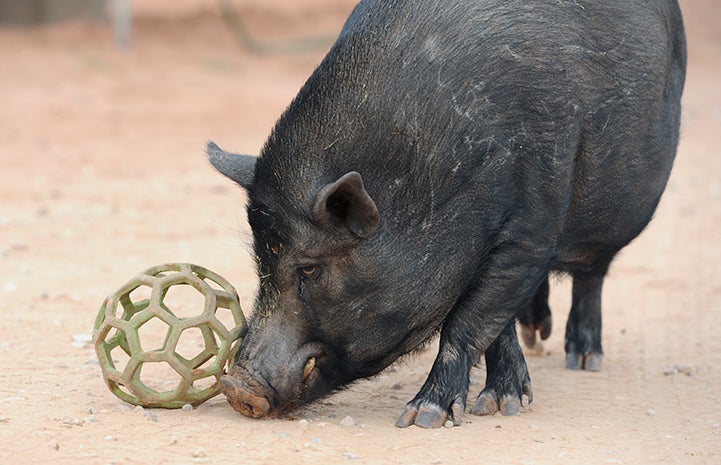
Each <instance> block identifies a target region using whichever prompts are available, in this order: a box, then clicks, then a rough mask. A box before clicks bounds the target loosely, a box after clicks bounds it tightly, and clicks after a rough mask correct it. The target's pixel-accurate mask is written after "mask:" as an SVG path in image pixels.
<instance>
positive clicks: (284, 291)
mask: <svg viewBox="0 0 721 465" xmlns="http://www.w3.org/2000/svg"><path fill="white" fill-rule="evenodd" d="M208 154H209V156H210V161H211V163H212V164H213V165H214V166H215V167H216V168H217V169H218V170H219V171H220V172H221V173H222V174H224V175H226V176H228V177H229V178H231V179H233V180H234V181H236V182H237V183H238V184H240V185H241V186H243V187H244V188H245V189H247V191H248V194H249V203H248V220H249V223H250V225H251V228H252V230H253V238H254V249H255V250H254V252H255V255H256V260H257V267H258V274H259V278H260V287H259V291H258V295H257V298H256V302H255V306H254V311H253V315H252V317H251V320H250V325H249V326H250V327H249V331H248V333H247V335H246V336H245V338H244V339H243V341H242V344H241V348H240V350H239V352H238V355H237V358H236V360H235V365H234V366H233V368H232V369H231V371H230V373H228V375H226V376H223V378H222V380H221V381H222V384H223V392H224V393H225V395H226V396H227V398H228V400H229V402H230V404H231V405H232V406H233V407H234V408H235V409H236V410H238V411H239V412H241V413H243V414H245V415H248V416H251V417H261V416H266V415H273V414H282V413H284V412H287V411H289V410H292V409H293V408H295V407H297V406H299V405H302V404H304V403H307V402H309V401H311V400H313V399H317V398H319V397H321V396H323V395H325V394H327V393H329V392H330V391H332V390H333V389H335V388H337V387H339V386H342V385H344V384H347V383H348V382H350V381H352V380H354V379H357V378H361V377H367V376H370V375H373V374H376V373H378V372H379V371H380V370H382V369H383V368H385V367H386V366H388V365H389V364H390V363H392V362H393V361H394V360H395V359H396V358H397V357H398V356H400V355H402V354H403V353H406V352H409V351H410V350H412V349H413V348H415V346H417V345H418V344H419V342H420V339H423V338H425V337H427V336H428V335H427V334H424V335H422V336H419V338H416V339H419V340H413V339H414V338H408V337H406V335H407V334H408V333H410V332H412V331H413V330H414V328H413V325H412V324H410V323H409V322H408V321H407V320H405V319H403V318H406V317H409V318H410V317H412V315H404V316H403V317H400V316H399V314H398V312H397V311H396V310H397V305H396V304H394V303H393V301H394V299H395V301H396V302H398V301H401V300H403V299H404V298H406V297H404V290H402V289H399V288H393V286H388V285H383V286H381V285H380V284H379V283H378V278H377V277H378V276H384V275H387V271H388V270H385V269H380V268H382V267H387V266H388V263H387V262H381V261H379V260H376V259H373V257H378V255H379V254H378V253H369V247H373V246H372V243H373V242H374V241H373V239H374V236H375V235H376V233H377V229H378V227H379V223H380V215H379V212H378V209H377V207H376V204H375V203H374V201H373V199H371V197H370V196H369V194H368V192H367V191H366V189H365V187H364V183H363V180H362V178H361V175H360V174H358V173H357V172H353V171H350V172H347V173H345V174H342V175H339V176H338V177H334V178H333V179H329V180H316V181H309V182H306V183H304V185H303V186H294V187H288V186H287V185H281V184H278V183H283V182H287V181H284V180H282V179H281V177H280V176H277V175H274V173H273V171H274V169H275V168H273V169H270V168H268V167H267V166H263V164H264V160H263V158H256V157H251V156H243V155H234V154H228V153H225V152H223V151H222V150H220V149H219V148H218V147H217V146H216V145H215V144H212V143H211V144H209V146H208ZM268 171H270V172H268ZM288 176H289V177H292V176H294V175H293V174H290V173H289V174H288ZM261 178H262V182H261V181H260V180H259V179H261ZM256 181H257V182H256ZM313 182H316V184H315V185H314V184H313ZM296 184H298V183H296ZM376 252H377V251H376ZM385 252H386V253H385V254H380V255H386V256H387V255H389V253H390V255H393V254H392V252H391V251H388V250H386V251H385ZM388 294H392V298H390V297H389V296H388Z"/></svg>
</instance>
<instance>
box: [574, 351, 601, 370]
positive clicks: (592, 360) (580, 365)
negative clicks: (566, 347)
mask: <svg viewBox="0 0 721 465" xmlns="http://www.w3.org/2000/svg"><path fill="white" fill-rule="evenodd" d="M602 364H603V354H600V353H598V352H591V353H590V354H579V353H575V352H570V353H568V354H566V368H568V369H569V370H586V371H601V366H602Z"/></svg>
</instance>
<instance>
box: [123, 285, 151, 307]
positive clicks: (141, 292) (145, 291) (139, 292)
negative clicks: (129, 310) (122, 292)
mask: <svg viewBox="0 0 721 465" xmlns="http://www.w3.org/2000/svg"><path fill="white" fill-rule="evenodd" d="M152 293H153V288H152V287H150V286H146V285H145V284H141V285H140V286H138V287H136V288H135V289H133V290H132V291H131V292H130V294H129V295H128V297H130V301H131V302H133V303H134V304H137V303H138V302H142V301H143V300H150V295H151V294H152Z"/></svg>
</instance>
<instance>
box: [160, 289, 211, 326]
mask: <svg viewBox="0 0 721 465" xmlns="http://www.w3.org/2000/svg"><path fill="white" fill-rule="evenodd" d="M163 304H165V307H166V308H167V309H168V310H170V312H171V313H172V314H173V315H175V316H176V317H178V318H191V317H194V316H198V315H200V314H201V313H203V310H204V309H205V296H204V295H203V294H202V293H201V292H200V291H199V290H197V289H196V288H194V287H193V286H191V285H189V284H176V285H173V286H170V287H169V288H168V289H167V291H166V293H165V296H164V297H163Z"/></svg>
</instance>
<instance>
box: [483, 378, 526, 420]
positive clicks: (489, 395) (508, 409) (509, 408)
mask: <svg viewBox="0 0 721 465" xmlns="http://www.w3.org/2000/svg"><path fill="white" fill-rule="evenodd" d="M522 392H523V394H525V395H526V396H527V397H528V403H529V404H530V403H531V402H533V390H532V389H531V383H530V382H525V383H523V388H522ZM521 400H522V399H521V396H519V395H514V394H502V395H499V394H498V393H497V392H496V390H495V389H489V388H486V389H484V390H483V391H482V392H481V394H480V395H479V396H478V400H476V404H475V405H474V406H473V408H472V409H471V413H472V414H473V415H493V414H494V413H496V412H501V415H503V416H504V417H509V416H516V415H518V414H519V413H521V406H522V402H521Z"/></svg>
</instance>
